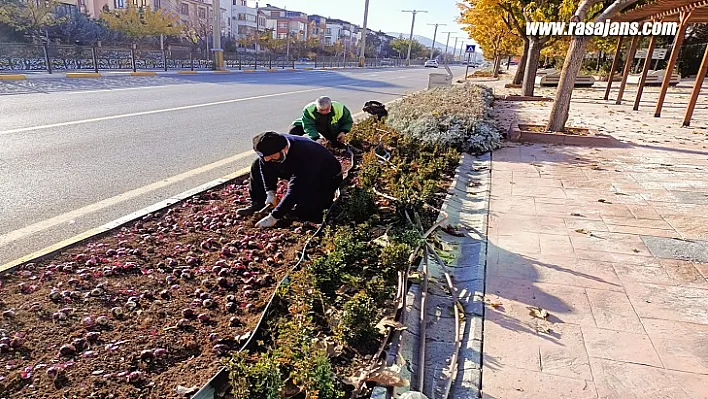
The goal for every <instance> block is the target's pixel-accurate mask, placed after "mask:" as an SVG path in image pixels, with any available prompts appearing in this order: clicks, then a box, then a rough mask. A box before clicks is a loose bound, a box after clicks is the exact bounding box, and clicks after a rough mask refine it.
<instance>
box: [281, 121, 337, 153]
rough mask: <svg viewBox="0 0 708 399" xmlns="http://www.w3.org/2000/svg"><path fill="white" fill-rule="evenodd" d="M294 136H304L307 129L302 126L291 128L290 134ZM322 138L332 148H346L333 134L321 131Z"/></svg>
mask: <svg viewBox="0 0 708 399" xmlns="http://www.w3.org/2000/svg"><path fill="white" fill-rule="evenodd" d="M288 133H290V134H292V135H293V136H304V135H305V129H303V127H302V126H301V125H293V126H291V127H290V131H289V132H288ZM317 133H319V134H320V135H321V136H322V137H324V138H325V139H327V141H329V142H330V143H331V144H332V146H334V147H336V148H344V147H346V146H345V145H344V144H342V143H340V142H339V141H337V135H336V134H335V135H332V132H320V131H319V130H318V131H317Z"/></svg>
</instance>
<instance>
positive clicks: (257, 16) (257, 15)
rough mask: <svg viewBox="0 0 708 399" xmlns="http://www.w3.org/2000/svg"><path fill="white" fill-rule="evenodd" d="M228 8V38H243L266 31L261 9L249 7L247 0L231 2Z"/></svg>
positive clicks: (263, 13)
mask: <svg viewBox="0 0 708 399" xmlns="http://www.w3.org/2000/svg"><path fill="white" fill-rule="evenodd" d="M231 3H232V4H231V7H229V8H228V12H227V20H228V24H229V25H228V36H229V37H232V38H236V39H238V38H243V37H247V36H250V35H253V34H254V33H255V32H256V30H258V31H259V32H263V31H265V29H266V14H265V12H263V10H262V9H260V8H256V7H249V6H248V0H231Z"/></svg>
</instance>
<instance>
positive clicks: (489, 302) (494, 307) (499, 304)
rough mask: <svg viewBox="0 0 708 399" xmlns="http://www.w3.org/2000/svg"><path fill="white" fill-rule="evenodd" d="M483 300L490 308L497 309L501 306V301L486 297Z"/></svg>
mask: <svg viewBox="0 0 708 399" xmlns="http://www.w3.org/2000/svg"><path fill="white" fill-rule="evenodd" d="M485 302H486V303H487V305H489V306H491V307H492V309H499V308H500V307H501V306H502V303H501V302H493V301H491V300H489V299H487V300H486V301H485Z"/></svg>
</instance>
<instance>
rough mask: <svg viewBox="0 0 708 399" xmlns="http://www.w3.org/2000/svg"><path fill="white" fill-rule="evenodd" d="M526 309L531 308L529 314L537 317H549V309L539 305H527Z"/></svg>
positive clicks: (544, 318) (543, 318)
mask: <svg viewBox="0 0 708 399" xmlns="http://www.w3.org/2000/svg"><path fill="white" fill-rule="evenodd" d="M526 309H528V310H529V315H531V316H533V317H535V318H537V319H542V320H546V319H548V311H547V310H546V309H541V308H539V307H537V306H527V307H526Z"/></svg>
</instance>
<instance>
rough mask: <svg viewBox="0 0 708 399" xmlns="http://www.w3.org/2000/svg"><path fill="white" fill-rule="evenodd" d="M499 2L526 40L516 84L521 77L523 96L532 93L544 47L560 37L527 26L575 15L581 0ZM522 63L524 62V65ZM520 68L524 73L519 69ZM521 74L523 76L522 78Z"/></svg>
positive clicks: (507, 21) (511, 25)
mask: <svg viewBox="0 0 708 399" xmlns="http://www.w3.org/2000/svg"><path fill="white" fill-rule="evenodd" d="M467 1H468V2H469V1H470V0H467ZM496 2H497V3H498V4H499V6H500V7H501V8H502V9H503V10H504V11H506V14H502V15H501V16H502V17H503V20H504V23H505V24H507V26H508V27H509V28H510V29H514V30H515V31H516V33H517V34H518V35H519V36H520V37H521V38H522V40H523V43H524V48H525V51H524V54H525V55H526V57H524V56H523V55H522V58H521V62H519V68H518V69H517V76H515V78H514V83H517V84H518V83H519V80H520V83H521V85H522V92H523V95H525V96H532V95H533V93H534V84H535V81H536V70H537V69H538V62H539V59H540V57H541V50H542V49H543V48H544V47H545V46H547V45H549V44H551V43H552V41H554V40H558V37H554V36H552V35H542V34H540V33H537V34H529V33H527V32H526V27H527V25H530V24H532V23H535V22H559V21H566V20H567V19H568V18H569V17H570V16H571V15H573V10H575V6H576V5H577V4H578V3H579V0H496ZM522 62H523V63H524V65H521V63H522ZM522 67H523V68H522ZM520 70H521V71H523V72H519V71H520ZM521 73H523V78H521V79H520V77H521V76H520V74H521Z"/></svg>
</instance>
